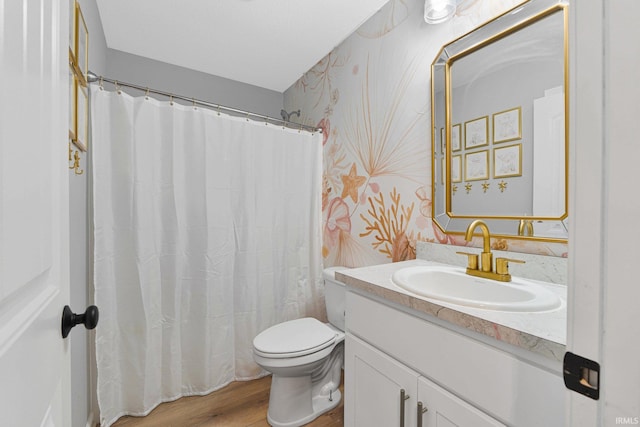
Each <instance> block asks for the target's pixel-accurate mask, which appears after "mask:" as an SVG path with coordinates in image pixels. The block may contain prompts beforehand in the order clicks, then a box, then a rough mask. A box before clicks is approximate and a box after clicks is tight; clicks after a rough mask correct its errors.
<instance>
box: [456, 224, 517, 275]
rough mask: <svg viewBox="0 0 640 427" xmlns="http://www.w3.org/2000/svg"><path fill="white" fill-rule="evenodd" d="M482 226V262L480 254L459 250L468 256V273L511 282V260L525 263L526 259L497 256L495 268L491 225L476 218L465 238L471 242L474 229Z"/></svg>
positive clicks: (461, 253) (468, 228)
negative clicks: (488, 225) (490, 231)
mask: <svg viewBox="0 0 640 427" xmlns="http://www.w3.org/2000/svg"><path fill="white" fill-rule="evenodd" d="M477 227H480V231H482V241H483V245H482V253H481V254H480V263H479V264H478V254H474V253H469V252H457V253H458V254H460V255H466V256H467V257H468V264H467V274H469V275H471V276H477V277H483V278H485V279H493V280H499V281H501V282H510V281H511V275H510V274H509V261H511V262H517V263H521V264H524V261H521V260H517V259H509V258H497V259H496V269H495V271H494V269H493V254H492V253H491V234H490V233H489V227H487V224H486V223H485V222H484V221H482V220H481V219H476V220H475V221H473V222H472V223H471V224H469V227H467V232H466V233H465V235H464V239H465V240H466V241H467V242H470V241H471V239H472V238H473V232H474V230H475V229H476V228H477Z"/></svg>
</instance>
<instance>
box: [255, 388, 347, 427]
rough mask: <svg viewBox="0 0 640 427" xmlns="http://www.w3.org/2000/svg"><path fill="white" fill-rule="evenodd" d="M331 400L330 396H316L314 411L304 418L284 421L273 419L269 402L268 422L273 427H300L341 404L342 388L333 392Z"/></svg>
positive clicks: (313, 403)
mask: <svg viewBox="0 0 640 427" xmlns="http://www.w3.org/2000/svg"><path fill="white" fill-rule="evenodd" d="M330 397H331V400H329V396H316V397H314V398H313V399H311V400H312V403H311V404H312V407H313V409H312V412H311V413H310V414H307V415H305V416H303V417H302V418H299V419H296V420H290V421H285V422H282V421H281V420H277V419H275V420H274V419H273V418H272V417H271V407H272V406H271V403H269V411H268V412H267V422H268V423H269V425H270V426H272V427H299V426H302V425H305V424H307V423H310V422H311V421H313V420H315V419H316V418H318V417H319V416H320V415H322V414H324V413H325V412H329V411H330V410H332V409H333V408H335V407H336V406H338V405H339V404H340V400H342V393H340V390H335V391H334V392H332V393H331V396H330Z"/></svg>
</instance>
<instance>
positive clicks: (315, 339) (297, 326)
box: [253, 317, 337, 358]
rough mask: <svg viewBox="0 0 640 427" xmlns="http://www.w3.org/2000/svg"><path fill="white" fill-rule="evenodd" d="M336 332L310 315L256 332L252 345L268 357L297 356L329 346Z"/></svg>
mask: <svg viewBox="0 0 640 427" xmlns="http://www.w3.org/2000/svg"><path fill="white" fill-rule="evenodd" d="M336 335H337V334H336V332H335V331H334V330H333V329H331V328H329V327H328V326H327V325H325V324H324V323H322V322H320V321H319V320H317V319H314V318H311V317H305V318H302V319H296V320H290V321H288V322H283V323H279V324H277V325H275V326H272V327H270V328H269V329H266V330H264V331H262V332H261V333H259V334H258V336H256V337H255V338H254V339H253V347H254V348H255V349H256V350H257V351H258V352H260V353H262V354H265V355H268V356H269V357H274V358H277V357H297V356H304V355H306V354H311V353H315V352H316V351H320V350H322V349H323V348H325V347H328V346H330V345H331V344H333V343H334V341H335V339H336Z"/></svg>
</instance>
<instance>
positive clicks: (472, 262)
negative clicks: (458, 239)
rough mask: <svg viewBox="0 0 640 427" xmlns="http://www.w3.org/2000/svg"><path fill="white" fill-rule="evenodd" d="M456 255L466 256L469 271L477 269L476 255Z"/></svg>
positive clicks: (466, 253) (464, 253) (463, 253)
mask: <svg viewBox="0 0 640 427" xmlns="http://www.w3.org/2000/svg"><path fill="white" fill-rule="evenodd" d="M456 253H457V254H458V255H466V256H467V268H468V269H470V270H477V269H478V254H472V253H471V252H456Z"/></svg>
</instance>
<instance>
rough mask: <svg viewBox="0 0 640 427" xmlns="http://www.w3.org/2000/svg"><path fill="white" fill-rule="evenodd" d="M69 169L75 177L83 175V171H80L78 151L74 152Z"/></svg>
mask: <svg viewBox="0 0 640 427" xmlns="http://www.w3.org/2000/svg"><path fill="white" fill-rule="evenodd" d="M69 156H71V151H69ZM69 169H73V172H74V173H75V174H76V175H82V174H83V173H84V169H80V151H78V150H76V152H75V153H74V155H73V165H71V166H69Z"/></svg>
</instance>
